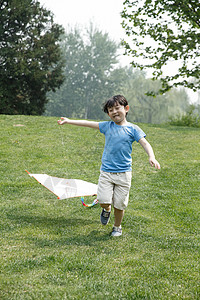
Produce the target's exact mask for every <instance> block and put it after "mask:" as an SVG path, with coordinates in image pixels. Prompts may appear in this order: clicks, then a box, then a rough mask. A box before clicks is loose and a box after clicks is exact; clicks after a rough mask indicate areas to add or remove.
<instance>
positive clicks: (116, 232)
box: [110, 226, 122, 236]
mask: <svg viewBox="0 0 200 300" xmlns="http://www.w3.org/2000/svg"><path fill="white" fill-rule="evenodd" d="M110 235H111V236H120V235H122V228H121V226H120V227H115V226H113V229H112V232H111V234H110Z"/></svg>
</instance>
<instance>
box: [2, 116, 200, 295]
mask: <svg viewBox="0 0 200 300" xmlns="http://www.w3.org/2000/svg"><path fill="white" fill-rule="evenodd" d="M56 120H57V119H56V118H54V117H36V116H6V115H1V116H0V126H1V143H0V172H1V177H0V195H1V198H0V211H1V218H0V230H1V233H0V239H1V240H0V247H1V259H0V299H1V300H4V299H5V300H8V299H17V300H18V299H20V300H23V299H58V300H61V299H159V300H160V299H162V300H163V299H200V285H199V283H200V275H199V270H200V267H199V259H200V257H199V256H200V255H199V254H200V249H199V241H200V234H199V232H200V226H199V223H200V201H199V200H200V184H199V183H200V130H199V129H192V128H185V127H174V126H173V127H172V126H169V125H149V124H139V126H140V127H141V128H142V129H143V130H144V131H145V132H146V134H147V140H148V141H149V142H150V143H151V144H152V146H153V148H154V151H155V154H156V157H157V159H158V160H159V162H160V164H161V167H162V168H161V170H159V171H157V170H155V169H153V168H151V167H150V165H149V164H148V158H147V155H146V153H145V152H144V150H143V149H142V148H141V147H140V145H139V144H137V143H134V144H133V179H132V187H131V192H130V202H129V206H128V208H127V210H126V213H125V217H124V220H123V224H122V226H123V235H122V236H121V237H119V238H111V237H110V236H109V233H110V231H111V229H112V225H113V214H112V216H111V221H110V223H109V224H108V225H107V226H104V227H103V226H102V225H101V224H100V220H99V216H100V212H101V209H100V207H99V205H98V204H97V205H95V206H94V207H92V208H86V207H84V206H82V204H81V200H80V199H79V198H74V199H67V200H57V199H56V196H54V195H53V194H52V193H50V192H49V191H48V190H46V189H45V188H44V187H42V186H41V185H39V184H38V183H37V182H36V181H35V180H34V179H33V178H30V177H29V176H28V175H27V173H26V172H25V169H27V170H28V171H29V172H31V173H46V174H49V175H52V176H57V177H63V178H77V179H83V180H86V181H90V182H93V183H97V182H98V176H99V168H100V164H101V155H102V152H103V146H104V137H103V135H101V134H100V133H99V132H98V131H96V130H93V129H89V128H80V127H75V126H74V127H73V126H70V125H65V126H58V125H57V123H56ZM85 201H86V202H87V201H88V203H90V202H91V201H92V199H91V198H86V199H85Z"/></svg>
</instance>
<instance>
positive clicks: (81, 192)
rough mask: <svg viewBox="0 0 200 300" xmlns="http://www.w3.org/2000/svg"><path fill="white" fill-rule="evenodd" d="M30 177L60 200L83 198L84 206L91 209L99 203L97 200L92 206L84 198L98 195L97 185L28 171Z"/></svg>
mask: <svg viewBox="0 0 200 300" xmlns="http://www.w3.org/2000/svg"><path fill="white" fill-rule="evenodd" d="M26 172H27V173H28V174H29V176H31V177H33V178H35V179H36V180H37V181H38V182H39V183H40V184H42V185H43V186H44V187H46V188H47V189H48V190H49V191H51V192H52V193H53V194H55V195H56V196H57V197H58V199H61V200H62V199H67V198H74V197H81V201H82V203H83V205H84V206H87V207H91V206H93V205H94V204H96V203H97V202H98V201H97V199H95V200H94V201H93V203H92V204H85V203H84V198H83V197H84V196H95V195H97V185H96V184H94V183H90V182H87V181H83V180H80V179H64V178H58V177H52V176H49V175H47V174H31V173H29V172H28V171H27V170H26Z"/></svg>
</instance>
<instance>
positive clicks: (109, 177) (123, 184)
mask: <svg viewBox="0 0 200 300" xmlns="http://www.w3.org/2000/svg"><path fill="white" fill-rule="evenodd" d="M131 178H132V172H124V173H108V172H104V171H101V173H100V176H99V182H98V189H97V199H98V201H99V203H100V204H112V205H113V206H114V207H115V208H117V209H120V210H124V209H125V208H126V207H127V205H128V200H129V190H130V187H131Z"/></svg>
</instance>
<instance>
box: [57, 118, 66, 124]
mask: <svg viewBox="0 0 200 300" xmlns="http://www.w3.org/2000/svg"><path fill="white" fill-rule="evenodd" d="M57 123H58V124H59V125H63V124H67V123H69V119H68V118H64V117H61V118H60V120H58V121H57Z"/></svg>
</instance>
